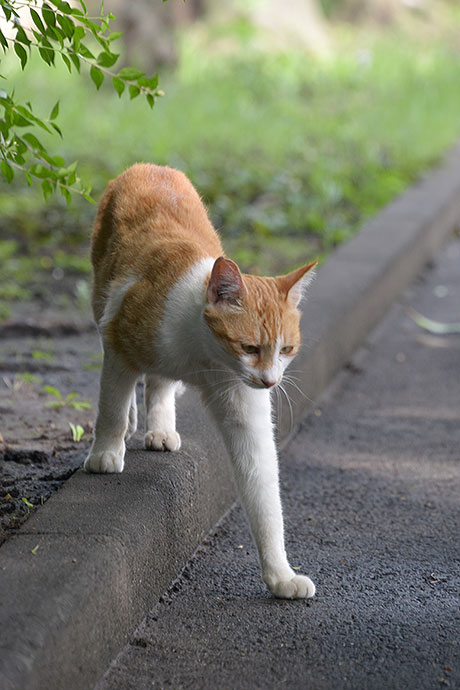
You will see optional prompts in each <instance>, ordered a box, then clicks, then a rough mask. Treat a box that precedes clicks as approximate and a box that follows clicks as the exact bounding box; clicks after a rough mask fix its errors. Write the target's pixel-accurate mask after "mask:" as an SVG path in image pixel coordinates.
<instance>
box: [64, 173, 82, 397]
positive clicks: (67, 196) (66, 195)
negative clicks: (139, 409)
mask: <svg viewBox="0 0 460 690" xmlns="http://www.w3.org/2000/svg"><path fill="white" fill-rule="evenodd" d="M61 194H62V196H63V197H64V198H65V200H66V201H67V204H71V203H72V195H71V193H70V192H69V190H68V189H67V187H61ZM76 405H77V403H74V404H73V405H72V407H76ZM77 409H78V408H77Z"/></svg>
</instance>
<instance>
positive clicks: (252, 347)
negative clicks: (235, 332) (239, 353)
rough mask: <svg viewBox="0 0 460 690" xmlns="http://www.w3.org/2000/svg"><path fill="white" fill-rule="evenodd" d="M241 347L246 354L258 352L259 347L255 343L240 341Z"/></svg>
mask: <svg viewBox="0 0 460 690" xmlns="http://www.w3.org/2000/svg"><path fill="white" fill-rule="evenodd" d="M241 349H242V350H243V351H244V352H246V354H247V355H257V354H259V348H258V347H257V345H244V343H241Z"/></svg>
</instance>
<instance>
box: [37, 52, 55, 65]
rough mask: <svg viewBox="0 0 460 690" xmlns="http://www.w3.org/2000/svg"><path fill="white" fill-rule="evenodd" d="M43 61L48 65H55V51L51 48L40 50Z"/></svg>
mask: <svg viewBox="0 0 460 690" xmlns="http://www.w3.org/2000/svg"><path fill="white" fill-rule="evenodd" d="M38 52H39V53H40V57H41V59H42V60H43V61H44V62H46V64H47V65H50V66H51V65H54V50H53V49H52V48H51V49H50V48H39V49H38Z"/></svg>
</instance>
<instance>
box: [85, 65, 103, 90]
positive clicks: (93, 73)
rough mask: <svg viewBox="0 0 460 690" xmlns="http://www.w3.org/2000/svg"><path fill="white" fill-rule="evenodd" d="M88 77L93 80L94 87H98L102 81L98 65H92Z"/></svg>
mask: <svg viewBox="0 0 460 690" xmlns="http://www.w3.org/2000/svg"><path fill="white" fill-rule="evenodd" d="M89 74H90V77H91V79H92V80H93V82H94V83H95V85H96V89H99V88H100V86H101V84H102V82H103V81H104V75H103V73H102V72H101V70H100V69H99V67H95V66H94V65H93V66H92V67H91V69H90V71H89Z"/></svg>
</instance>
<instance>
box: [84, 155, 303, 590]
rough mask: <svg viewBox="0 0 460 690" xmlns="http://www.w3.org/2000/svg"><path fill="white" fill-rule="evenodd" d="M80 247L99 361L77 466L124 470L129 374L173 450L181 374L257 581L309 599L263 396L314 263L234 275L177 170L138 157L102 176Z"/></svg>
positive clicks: (164, 446) (156, 441) (131, 406)
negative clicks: (244, 527)
mask: <svg viewBox="0 0 460 690" xmlns="http://www.w3.org/2000/svg"><path fill="white" fill-rule="evenodd" d="M91 255H92V256H91V258H92V263H93V268H94V284H93V297H92V306H93V312H94V317H95V320H96V323H97V325H98V329H99V332H100V335H101V339H102V342H103V349H104V360H103V366H102V372H101V382H100V394H99V411H98V415H97V421H96V425H95V433H94V440H93V444H92V447H91V449H90V452H89V455H88V457H87V459H86V461H85V465H84V467H85V470H86V471H87V472H121V471H122V470H123V466H124V455H125V440H126V439H128V438H129V437H130V436H132V434H133V433H134V432H135V431H136V427H137V407H136V397H135V386H136V382H137V380H138V379H139V378H140V377H141V376H143V375H144V376H145V379H144V381H145V411H146V433H145V437H144V445H145V448H146V449H148V450H156V451H175V450H178V449H179V448H180V445H181V439H180V436H179V434H178V433H177V431H176V418H175V397H176V395H177V394H178V393H179V392H180V391H181V389H182V387H183V383H182V382H185V383H189V384H193V385H195V386H197V387H198V389H199V390H200V391H201V396H202V399H203V401H204V403H205V404H207V405H208V407H209V410H210V412H211V415H212V417H213V419H214V421H215V423H216V425H217V427H218V428H219V429H220V432H221V434H222V436H223V439H224V442H225V445H226V448H227V450H228V453H229V455H230V459H231V462H232V466H233V471H234V476H235V480H236V485H237V488H238V492H239V496H240V498H241V501H242V504H243V506H244V509H245V511H246V514H247V517H248V520H249V523H250V527H251V531H252V534H253V536H254V540H255V542H256V545H257V549H258V553H259V559H260V564H261V568H262V577H263V580H264V582H265V584H266V586H267V587H268V589H269V590H270V592H272V594H274V595H275V596H277V597H281V598H306V597H312V596H313V595H314V593H315V585H314V584H313V582H312V581H311V580H310V579H309V578H308V577H306V576H305V575H300V574H297V573H296V572H295V571H294V570H292V569H291V567H290V566H289V563H288V560H287V556H286V552H285V547H284V536H283V518H282V510H281V501H280V493H279V482H278V460H277V452H276V446H275V441H274V433H273V424H272V418H271V402H270V391H271V389H273V388H274V387H275V386H276V385H277V384H279V383H280V381H281V379H282V376H283V372H284V369H285V368H286V367H287V365H288V364H290V362H291V361H292V359H293V357H294V356H295V355H296V353H297V351H298V349H299V346H300V340H301V337H300V330H299V322H300V312H299V310H298V305H299V302H300V300H301V298H302V295H303V292H304V290H305V287H306V286H307V284H308V283H309V282H310V281H311V278H312V276H313V273H314V267H315V265H316V262H314V263H310V264H308V265H306V266H303V267H301V268H299V269H297V270H295V271H293V272H292V273H289V274H288V275H284V276H278V277H275V278H262V277H258V276H253V275H243V274H242V273H241V272H240V270H239V268H238V266H237V265H236V264H235V263H234V262H233V261H231V260H230V259H228V258H226V257H225V255H224V251H223V249H222V245H221V242H220V239H219V237H218V235H217V233H216V231H215V230H214V228H213V226H212V225H211V222H210V221H209V219H208V216H207V212H206V209H205V207H204V206H203V203H202V202H201V200H200V197H199V195H198V193H197V192H196V190H195V188H194V187H193V185H192V183H191V182H190V181H189V180H188V178H187V177H186V176H185V175H184V174H183V173H182V172H179V171H178V170H174V169H172V168H168V167H161V166H156V165H150V164H146V163H137V164H135V165H134V166H132V167H131V168H129V169H128V170H126V171H125V172H123V173H122V174H121V175H119V177H117V178H116V179H115V180H112V181H111V182H110V183H109V184H108V186H107V188H106V190H105V193H104V195H103V197H102V200H101V202H100V205H99V209H98V213H97V217H96V221H95V224H94V230H93V236H92V248H91Z"/></svg>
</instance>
